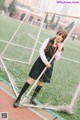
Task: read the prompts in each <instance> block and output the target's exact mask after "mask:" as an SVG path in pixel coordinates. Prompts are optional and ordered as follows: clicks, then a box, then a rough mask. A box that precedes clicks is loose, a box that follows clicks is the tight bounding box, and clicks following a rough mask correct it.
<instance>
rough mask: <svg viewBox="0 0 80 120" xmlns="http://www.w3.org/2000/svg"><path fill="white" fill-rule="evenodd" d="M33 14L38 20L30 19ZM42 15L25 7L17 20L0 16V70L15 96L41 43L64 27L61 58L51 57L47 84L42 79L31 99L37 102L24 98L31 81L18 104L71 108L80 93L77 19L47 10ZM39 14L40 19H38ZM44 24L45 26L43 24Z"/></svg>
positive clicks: (79, 49) (57, 108) (29, 91)
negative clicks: (52, 60) (24, 12)
mask: <svg viewBox="0 0 80 120" xmlns="http://www.w3.org/2000/svg"><path fill="white" fill-rule="evenodd" d="M36 14H37V15H36ZM35 15H36V16H37V17H38V18H37V19H38V22H36V20H34V19H33V16H35ZM46 15H47V13H44V12H41V11H38V12H37V13H36V12H32V11H28V13H27V14H26V15H25V18H24V19H23V20H22V21H21V22H20V20H16V19H12V18H9V17H5V16H0V24H1V32H2V33H1V35H0V64H2V66H3V69H1V73H2V74H3V77H4V78H6V79H7V77H5V76H6V75H5V72H6V73H7V76H8V79H7V80H9V81H10V83H11V85H12V86H13V89H14V91H15V93H16V95H17V96H18V93H19V92H20V90H21V88H22V86H23V85H24V83H25V82H26V80H27V78H28V74H29V71H30V69H31V67H32V65H33V64H34V62H35V60H36V59H37V57H38V56H39V49H40V47H41V44H42V43H43V42H44V40H45V39H46V38H51V37H55V35H56V32H57V31H58V30H62V29H66V30H67V31H68V32H69V35H68V37H67V39H66V41H65V43H64V44H65V50H64V52H63V54H62V57H61V59H60V60H59V61H55V66H54V70H53V74H52V77H51V82H50V84H47V83H45V85H44V86H43V87H42V89H41V91H40V93H39V95H38V96H37V97H36V99H35V100H36V102H37V105H36V106H34V105H31V104H29V103H28V102H26V101H27V99H29V98H30V97H31V96H32V94H33V92H34V90H35V87H36V85H37V82H35V83H34V84H33V85H32V86H31V87H30V88H29V89H28V91H26V94H24V95H23V96H24V97H25V98H22V105H23V106H31V107H38V108H46V109H52V110H57V111H67V112H71V111H72V109H73V107H74V106H75V107H76V106H78V105H77V103H76V101H77V99H78V97H79V93H80V83H79V82H80V65H79V64H80V54H79V52H80V41H79V35H78V28H79V24H80V23H79V19H78V18H75V17H71V16H65V15H58V14H51V13H48V17H47V21H46V20H45V18H46ZM44 16H45V17H44ZM26 18H27V20H26ZM34 18H35V17H34ZM40 18H41V22H39V19H40ZM34 21H35V22H34ZM31 22H32V23H31ZM10 23H11V24H10ZM38 23H40V24H38ZM9 25H10V27H9ZM44 25H46V26H45V27H44ZM3 31H4V32H3ZM3 33H4V34H3ZM73 35H75V36H76V35H77V37H75V38H74V37H73ZM38 79H39V78H38ZM38 79H37V81H38ZM75 104H76V105H75Z"/></svg>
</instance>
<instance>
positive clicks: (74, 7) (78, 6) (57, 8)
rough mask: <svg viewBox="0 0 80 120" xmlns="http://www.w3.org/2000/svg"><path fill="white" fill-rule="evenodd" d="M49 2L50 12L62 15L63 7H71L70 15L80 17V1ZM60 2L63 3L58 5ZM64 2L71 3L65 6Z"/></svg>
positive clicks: (50, 0)
mask: <svg viewBox="0 0 80 120" xmlns="http://www.w3.org/2000/svg"><path fill="white" fill-rule="evenodd" d="M47 1H49V2H48V3H49V4H48V9H47V11H48V12H56V13H60V12H61V10H62V7H63V6H68V7H70V9H69V12H68V15H72V16H80V0H47ZM58 1H60V2H62V3H57V2H58ZM64 1H65V2H70V3H66V4H65V3H64ZM72 1H74V2H77V3H72ZM63 13H64V11H63ZM76 13H77V14H76Z"/></svg>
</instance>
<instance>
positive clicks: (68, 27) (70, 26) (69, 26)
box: [65, 21, 75, 32]
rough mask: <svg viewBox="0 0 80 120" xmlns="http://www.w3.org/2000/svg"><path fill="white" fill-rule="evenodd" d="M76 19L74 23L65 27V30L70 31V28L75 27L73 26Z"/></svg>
mask: <svg viewBox="0 0 80 120" xmlns="http://www.w3.org/2000/svg"><path fill="white" fill-rule="evenodd" d="M74 23H75V22H74V21H73V22H72V23H70V24H69V25H68V26H67V27H66V28H65V30H66V31H68V32H70V30H71V29H72V28H73V26H74Z"/></svg>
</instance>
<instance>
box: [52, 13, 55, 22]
mask: <svg viewBox="0 0 80 120" xmlns="http://www.w3.org/2000/svg"><path fill="white" fill-rule="evenodd" d="M54 19H55V14H54V15H53V17H52V19H51V23H53V22H54Z"/></svg>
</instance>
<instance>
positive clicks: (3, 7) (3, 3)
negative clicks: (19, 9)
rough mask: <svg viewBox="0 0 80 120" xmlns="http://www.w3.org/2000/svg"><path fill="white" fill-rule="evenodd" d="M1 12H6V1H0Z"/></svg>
mask: <svg viewBox="0 0 80 120" xmlns="http://www.w3.org/2000/svg"><path fill="white" fill-rule="evenodd" d="M0 10H5V0H0Z"/></svg>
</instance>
